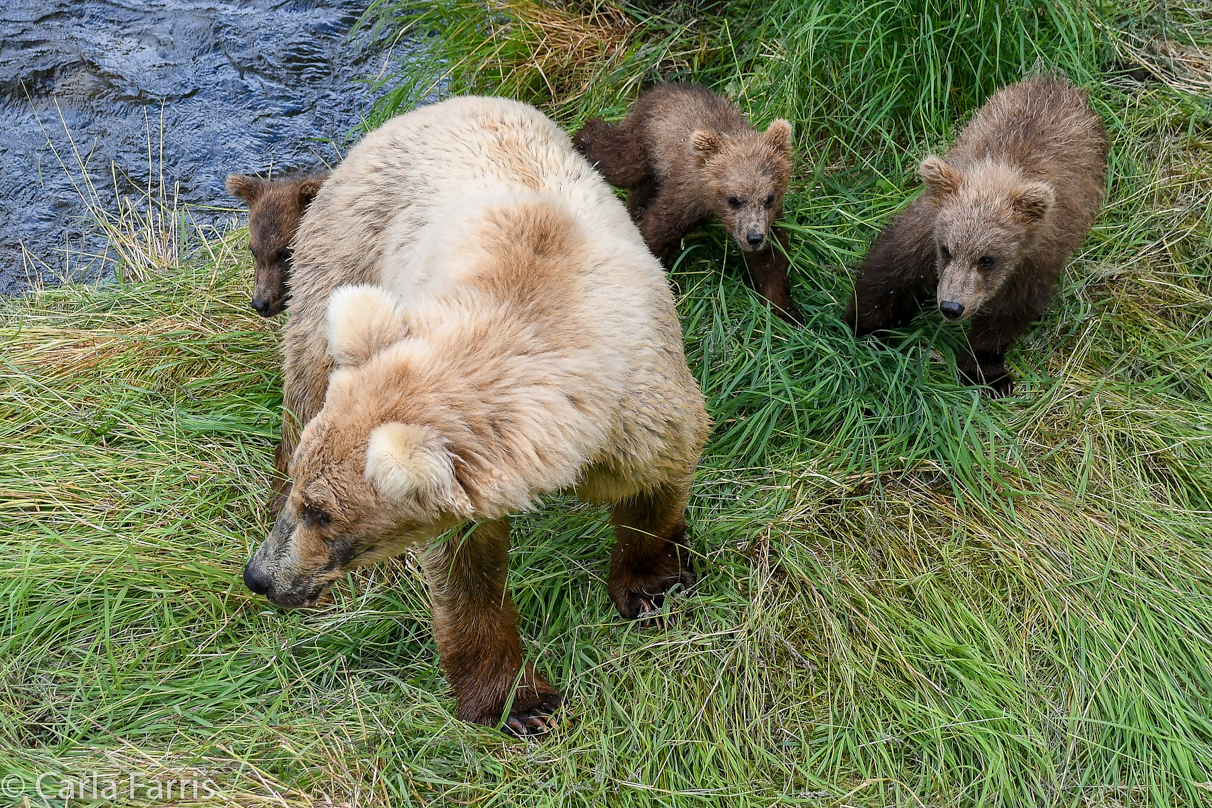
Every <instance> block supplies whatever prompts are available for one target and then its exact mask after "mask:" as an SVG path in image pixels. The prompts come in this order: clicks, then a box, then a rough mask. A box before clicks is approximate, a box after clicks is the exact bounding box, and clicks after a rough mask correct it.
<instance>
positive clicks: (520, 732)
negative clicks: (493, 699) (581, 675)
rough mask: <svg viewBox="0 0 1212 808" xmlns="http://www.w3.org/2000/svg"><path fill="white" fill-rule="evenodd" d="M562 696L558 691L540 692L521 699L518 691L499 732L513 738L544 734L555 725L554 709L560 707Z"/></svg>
mask: <svg viewBox="0 0 1212 808" xmlns="http://www.w3.org/2000/svg"><path fill="white" fill-rule="evenodd" d="M562 702H563V697H562V696H560V694H559V693H540V694H538V696H537V697H536V696H533V695H532V696H531V698H530V699H527V700H526V701H523V699H522V695H521V694H520V693H519V694H518V697H517V699H515V701H514V703H513V708H512V709H511V710H510V711H509V716H508V717H507V718H506V719H505V723H504V724H502V725H501V732H504V733H505V734H506V735H512V736H514V737H515V738H524V737H526V736H528V735H546V734H547V733H548V732H551V731H552V730H553V729H555V727H556V717H555V714H556V711H557V710H559V709H560V704H561V703H562Z"/></svg>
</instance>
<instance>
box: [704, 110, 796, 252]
mask: <svg viewBox="0 0 1212 808" xmlns="http://www.w3.org/2000/svg"><path fill="white" fill-rule="evenodd" d="M690 145H691V148H692V149H694V153H695V155H696V156H697V157H698V159H699V160H701V161H702V165H703V171H704V174H705V175H706V178H707V183H706V185H707V188H708V191H709V193H710V194H711V199H710V205H711V210H712V212H713V213H714V214H715V215H716V216H718V217H719V219H720V221H722V222H723V223H724V226H725V227H727V228H728V232H729V233H731V234H732V237H733V238H734V239H736V243H737V244H738V245H740V248H741V249H742V250H745V251H746V252H752V251H754V250H760V249H762V248H763V247H765V246H766V245H767V244H768V243H769V239H770V225H772V224H773V223H774V220H775V219H776V218H778V215H779V213H780V212H781V211H782V209H783V195H784V194H786V193H787V181H788V180H789V179H790V177H791V124H790V123H788V122H787V121H785V120H782V119H779V120H776V121H774V122H772V123H771V124H770V127H769V128H768V129H767V130H766V131H765V132H763V133H759V132H753V133H745V134H739V135H732V134H729V135H725V134H720V133H718V132H710V131H707V130H704V129H699V130H696V131H695V132H694V133H693V134H692V135H691V138H690Z"/></svg>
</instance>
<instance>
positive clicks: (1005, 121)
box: [846, 77, 1107, 395]
mask: <svg viewBox="0 0 1212 808" xmlns="http://www.w3.org/2000/svg"><path fill="white" fill-rule="evenodd" d="M920 173H921V176H922V179H923V181H924V182H925V184H926V192H925V193H924V194H923V195H922V196H921V197H920V198H918V199H917V200H916V201H914V202H913V203H912V204H911V205H909V207H908V208H906V209H905V210H904V211H903V212H902V213H901V214H900V215H898V216H897V217H896V218H895V219H893V220H892V222H891V223H890V224H889V225H888V226H887V227H885V228H884V230H883V232H881V233H880V235H879V237H878V238H877V239H876V240H875V243H874V244H873V245H872V247H871V249H870V251H869V252H868V254H867V257H866V259H865V260H864V261H863V264H862V267H861V268H860V269H859V278H858V281H857V283H856V284H855V288H854V296H853V297H852V298H851V301H850V306H849V308H848V309H847V312H846V320H847V322H849V323H850V325H851V326H852V327H853V328H854V330H855V333H856V334H857V335H859V336H862V335H865V334H870V333H872V332H877V331H882V330H884V329H889V328H899V327H901V326H904V325H906V324H907V323H908V322H909V320H910V319H912V317H913V315H914V312H915V311H916V310H917V309H918V308H919V307H920V305H921V304H922V303H923V302H925V301H927V300H931V302H932V307H936V308H937V310H938V311H939V312H940V313H941V314H942V315H943V316H944V317H946V318H947V319H949V320H954V321H968V322H969V323H970V327H969V331H968V343H969V350H968V353H967V354H965V355H964V356H963V357H961V360H960V368H959V369H960V372H961V374H962V375H963V376H964V378H965V379H967V380H968V381H969V382H971V383H973V384H984V385H987V386H988V389H989V391H990V392H991V393H992V394H994V395H1005V394H1008V393H1010V392H1011V390H1012V389H1013V380H1012V379H1011V377H1010V374H1009V372H1008V371H1007V370H1006V366H1005V363H1004V357H1005V353H1006V350H1007V349H1008V348H1009V347H1010V346H1011V345H1012V344H1013V343H1014V342H1015V341H1016V340H1017V339H1018V338H1019V337H1021V336H1022V335H1023V334H1025V333H1026V332H1027V330H1028V329H1029V328H1030V326H1031V323H1032V322H1033V321H1034V320H1035V318H1036V317H1038V316H1039V314H1040V313H1041V312H1042V311H1043V310H1044V308H1045V307H1046V306H1047V305H1048V302H1049V301H1050V300H1051V298H1052V295H1053V292H1054V290H1055V288H1056V282H1057V280H1058V278H1059V277H1060V273H1061V269H1062V268H1063V267H1064V265H1065V262H1066V261H1068V259H1069V256H1070V255H1072V253H1073V251H1074V250H1076V249H1077V247H1078V246H1079V245H1080V244H1081V242H1082V240H1083V239H1084V238H1085V236H1086V233H1087V232H1089V230H1090V227H1091V225H1092V224H1093V223H1094V217H1095V215H1096V214H1097V213H1098V209H1099V206H1100V204H1101V202H1102V198H1103V192H1104V188H1105V187H1106V175H1107V136H1106V131H1105V129H1104V127H1103V123H1102V121H1101V120H1100V119H1099V117H1098V115H1097V114H1096V113H1095V112H1094V110H1092V109H1091V108H1090V104H1089V102H1088V101H1087V99H1086V94H1085V92H1084V91H1082V90H1079V89H1077V88H1076V87H1074V86H1073V85H1071V84H1069V83H1068V82H1066V81H1063V80H1059V79H1054V78H1048V77H1037V78H1032V79H1028V80H1026V81H1022V82H1019V83H1018V84H1013V85H1010V86H1009V87H1006V88H1004V89H1002V90H1001V91H999V92H998V93H997V94H996V95H994V96H993V98H991V99H990V100H989V101H988V102H987V103H986V104H985V106H984V107H982V108H981V110H980V111H979V112H977V114H976V116H975V117H973V119H972V121H971V122H970V123H969V124H968V125H967V126H966V127H965V128H964V130H963V132H962V133H961V134H960V136H959V139H958V140H957V141H956V143H955V146H954V147H952V149H951V150H950V151H949V152H947V155H946V157H944V158H942V159H940V158H938V157H934V156H931V157H927V158H926V159H925V160H924V161H923V162H922V164H921V169H920Z"/></svg>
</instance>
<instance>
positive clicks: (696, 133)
mask: <svg viewBox="0 0 1212 808" xmlns="http://www.w3.org/2000/svg"><path fill="white" fill-rule="evenodd" d="M573 145H574V146H575V147H576V148H577V150H578V151H580V152H581V153H582V154H584V155H585V156H586V158H588V159H589V161H590V162H591V163H593V164H594V165H595V166H596V167H597V169H598V170H599V171H601V172H602V175H603V176H604V177H606V179H607V180H609V181H610V182H612V183H614V184H615V185H618V186H620V187H622V188H626V189H627V192H628V193H627V208H628V210H629V211H630V212H631V215H632V218H634V219H635V221H636V223H637V224H639V226H640V231H641V232H642V233H643V234H644V241H645V242H646V243H647V244H648V247H649V249H651V250H652V252H653V254H654V255H656V256H657V257H658V258H660V259H661V260H662V261H668V260H669V258H670V254H671V253H672V251H673V249H674V248H675V247H676V246H677V244H678V242H679V241H680V240H681V238H682V236H684V235H685V234H686V233H687V232H688V231H690V230H691V229H692V228H694V227H695V226H697V225H698V224H700V223H702V222H703V221H706V220H707V219H710V218H715V219H719V220H720V221H721V222H723V223H724V226H725V227H726V228H728V232H729V233H731V234H732V237H733V238H734V239H735V240H736V243H737V244H738V245H739V246H740V248H741V250H742V251H743V252H744V255H745V259H746V262H747V264H748V266H749V274H750V276H751V277H752V279H753V282H754V285H755V286H756V287H757V290H758V292H759V293H760V294H761V295H762V296H763V297H765V298H766V299H767V300H768V301H770V303H771V304H772V305H773V306H774V307H775V309H776V310H777V311H778V313H779V314H780V315H781V316H782V317H783V318H784V319H788V320H791V321H793V322H797V323H799V322H802V321H803V318H802V317H801V315H800V313H799V311H798V310H797V309H796V308H795V305H794V304H792V302H791V289H790V285H789V284H788V281H787V266H788V264H787V259H786V255H785V250H784V249H779V246H776V245H775V244H773V241H774V240H775V239H776V238H777V239H778V240H779V241H780V242H781V241H782V239H783V237H782V231H781V230H779V229H777V228H776V229H774V230H773V231H772V227H773V225H774V222H775V220H776V219H777V218H778V216H779V214H780V213H781V212H782V209H783V197H784V195H785V194H786V193H787V182H788V180H789V178H790V175H791V124H789V123H788V122H787V121H784V120H776V121H774V122H773V123H771V124H770V127H769V128H768V129H767V130H766V132H765V133H761V132H758V131H757V130H755V129H754V128H753V127H752V126H751V125H750V124H749V122H748V121H747V120H745V117H744V116H743V115H741V113H740V112H739V111H738V110H737V109H736V107H735V106H733V105H732V104H731V103H730V102H729V101H728V100H727V99H726V98H724V97H723V96H721V95H719V94H718V93H715V92H712V91H711V90H708V89H707V88H706V87H700V86H697V85H692V84H666V85H661V86H658V87H655V88H653V89H651V90H649V91H648V92H646V93H644V95H642V96H641V97H640V99H639V100H638V101H636V103H635V105H634V106H633V107H632V108H631V111H630V112H628V113H627V116H626V117H625V118H624V119H623V120H622V121H620V122H618V123H615V124H611V123H606V122H605V121H603V120H601V119H599V118H594V119H592V120H590V121H588V122H587V123H586V124H585V126H584V127H582V128H581V130H580V131H579V132H577V133H576V135H575V136H574V137H573ZM780 246H781V245H780Z"/></svg>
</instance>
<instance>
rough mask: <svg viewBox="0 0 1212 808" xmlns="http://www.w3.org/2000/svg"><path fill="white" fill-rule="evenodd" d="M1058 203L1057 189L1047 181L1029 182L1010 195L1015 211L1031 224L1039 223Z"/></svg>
mask: <svg viewBox="0 0 1212 808" xmlns="http://www.w3.org/2000/svg"><path fill="white" fill-rule="evenodd" d="M1055 203H1056V191H1054V190H1053V189H1052V186H1051V185H1049V184H1048V183H1046V182H1028V183H1024V184H1023V185H1021V186H1019V187H1018V188H1016V189H1015V190H1014V192H1013V193H1011V195H1010V204H1011V205H1013V206H1014V212H1015V213H1017V214H1018V215H1019V216H1021V217H1023V219H1025V220H1026V221H1028V222H1030V223H1031V224H1039V223H1040V222H1041V221H1043V218H1044V217H1045V216H1047V215H1048V211H1050V210H1051V209H1052V205H1053V204H1055Z"/></svg>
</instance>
